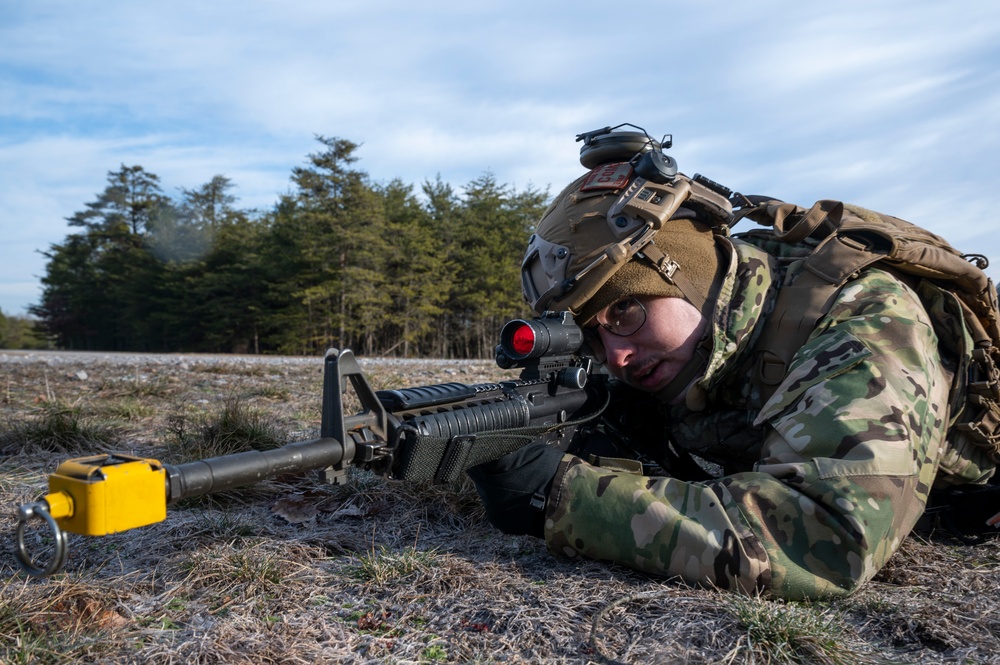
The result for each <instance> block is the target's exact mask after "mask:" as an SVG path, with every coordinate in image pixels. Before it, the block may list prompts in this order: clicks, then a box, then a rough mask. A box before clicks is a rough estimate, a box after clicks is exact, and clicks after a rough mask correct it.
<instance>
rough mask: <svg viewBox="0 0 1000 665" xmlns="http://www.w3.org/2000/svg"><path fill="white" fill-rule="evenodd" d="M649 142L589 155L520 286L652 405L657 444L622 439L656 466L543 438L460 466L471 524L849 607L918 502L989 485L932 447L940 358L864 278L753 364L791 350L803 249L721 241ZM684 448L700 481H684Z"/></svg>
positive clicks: (964, 457) (886, 282)
mask: <svg viewBox="0 0 1000 665" xmlns="http://www.w3.org/2000/svg"><path fill="white" fill-rule="evenodd" d="M605 134H607V131H606V130H605ZM644 135H645V132H642V134H640V135H638V140H639V143H638V144H636V145H632V146H630V147H629V146H628V145H625V147H624V148H623V145H622V144H628V143H629V141H630V140H632V139H635V138H636V135H633V134H632V133H629V135H628V136H626V135H625V134H624V133H622V134H616V133H614V132H612V133H611V134H610V135H608V136H607V137H606V139H605V140H606V145H604V146H597V147H601V148H602V149H604V148H606V149H605V150H604V152H603V153H602V154H600V155H597V156H596V157H592V158H591V159H590V161H589V163H588V161H587V159H585V158H584V154H583V153H585V152H587V146H586V145H585V148H584V150H582V151H581V153H582V154H581V161H582V162H583V163H584V165H585V166H586V167H588V168H590V169H591V170H590V172H589V173H587V174H586V175H584V176H582V177H580V178H579V179H577V180H576V181H574V182H573V183H571V184H570V185H569V186H568V187H567V188H566V189H565V190H563V191H562V193H560V194H559V195H558V197H557V198H556V199H555V201H554V202H553V204H552V205H551V206H550V207H549V209H548V210H547V212H546V213H545V214H544V216H543V217H542V219H541V220H540V221H539V223H538V225H537V228H536V233H535V235H534V236H533V237H532V239H531V242H530V245H529V247H528V251H527V254H526V255H525V259H524V263H523V267H522V278H523V287H524V292H525V297H526V298H527V300H528V302H529V303H530V304H531V306H532V307H533V309H535V310H536V311H537V312H539V313H541V312H544V311H550V310H551V311H555V310H569V311H571V312H572V313H573V314H574V315H575V317H576V320H577V322H578V323H579V324H580V325H581V326H582V327H583V328H584V330H585V334H586V336H587V339H588V342H589V353H590V355H592V357H593V358H594V359H595V360H596V361H597V362H599V363H602V364H603V366H604V368H605V370H606V371H607V372H608V373H610V374H611V375H612V376H613V377H614V378H616V379H619V380H621V381H622V382H624V383H626V384H628V385H629V386H632V387H633V388H636V389H638V390H640V391H643V392H645V393H650V394H652V395H654V396H655V397H656V398H657V399H656V404H657V406H656V407H655V408H657V409H658V411H659V417H661V418H662V421H663V431H664V432H665V436H664V437H663V438H655V437H654V438H653V439H652V440H642V441H634V442H633V443H634V444H635V445H636V447H637V448H638V450H637V451H635V452H637V453H638V455H637V456H638V457H641V458H643V459H647V460H652V461H655V462H658V463H659V465H660V467H662V468H663V469H664V470H665V471H664V472H663V473H662V474H658V475H654V476H648V475H642V474H640V473H635V472H633V471H629V470H623V469H622V468H621V467H620V466H619V465H613V466H612V467H602V466H598V465H597V464H595V463H592V462H593V461H594V460H593V459H592V458H591V457H590V456H588V455H587V454H586V453H585V452H581V453H580V454H577V455H574V454H567V453H564V452H563V451H560V450H559V449H557V448H554V447H551V446H546V445H544V444H543V443H540V442H537V443H534V444H531V445H529V446H527V447H525V448H522V449H520V450H518V451H517V452H515V453H512V454H510V455H508V456H506V457H504V458H502V459H500V460H498V461H496V462H493V463H489V464H484V465H481V466H478V467H475V468H473V469H470V470H469V474H470V476H471V477H472V478H473V480H474V481H475V483H476V486H477V489H478V491H479V494H480V496H481V497H482V499H483V501H484V504H485V505H486V509H487V516H488V517H489V519H490V521H491V522H492V523H493V524H494V525H496V526H497V527H498V528H500V529H501V530H503V531H505V532H507V533H517V534H531V535H535V536H538V537H543V538H544V539H545V541H546V543H547V545H548V547H549V548H550V550H551V551H553V552H554V553H557V554H562V555H568V556H571V557H572V556H585V557H590V558H594V559H599V560H607V561H615V562H620V563H623V564H626V565H628V566H632V567H634V568H637V569H639V570H643V571H647V572H650V573H654V574H661V575H664V576H670V577H674V576H676V577H679V578H682V579H683V580H685V581H687V582H690V583H695V584H703V585H710V586H714V587H719V588H723V589H731V590H739V591H742V592H747V593H753V592H758V591H760V592H764V593H767V594H770V595H772V596H775V597H783V598H790V599H801V598H820V597H835V596H842V595H846V594H850V593H852V592H853V591H855V590H856V589H858V588H859V586H860V585H862V584H863V583H865V582H866V581H867V580H869V579H870V578H871V577H872V576H873V575H875V573H877V572H878V571H879V569H881V568H882V567H883V566H884V565H885V563H886V561H887V560H888V559H889V557H891V556H892V554H893V553H894V552H895V551H896V550H897V548H898V547H899V546H900V543H901V542H902V541H903V539H904V538H905V537H906V536H907V534H909V533H910V532H911V530H913V528H914V526H915V525H916V524H917V521H918V520H919V519H920V518H921V516H922V514H923V513H924V510H925V507H926V504H927V501H928V496H929V494H930V492H931V489H932V487H934V486H935V485H937V486H943V485H962V484H968V483H973V484H975V483H979V484H982V483H986V482H987V481H988V479H989V478H990V477H991V476H992V475H993V472H994V469H995V461H994V460H993V458H991V457H990V456H989V455H986V454H983V451H982V450H979V449H977V448H975V447H968V446H964V447H961V446H960V447H956V446H955V445H953V444H952V442H951V441H950V439H949V438H948V436H947V434H948V432H949V426H950V424H951V423H952V420H953V418H954V417H955V416H956V415H957V414H956V413H955V412H954V411H955V410H957V409H960V408H961V406H960V405H958V406H956V401H955V399H954V394H955V393H954V391H955V390H956V385H957V382H960V380H961V377H958V376H957V374H958V371H957V370H956V365H957V362H956V358H954V357H952V356H953V355H955V354H952V353H950V352H949V351H948V349H947V348H945V347H946V345H943V344H942V342H941V340H939V335H938V333H937V332H936V330H939V329H940V327H941V326H940V325H938V324H937V322H935V321H933V320H932V317H933V316H934V315H933V314H930V313H929V310H930V309H931V304H929V303H928V302H927V294H926V293H923V292H922V293H921V294H920V295H918V293H917V292H916V291H915V289H914V288H911V286H910V285H909V284H908V283H907V281H906V280H905V279H903V278H900V277H899V276H897V275H896V274H894V273H893V272H890V271H888V270H886V269H883V268H882V267H881V266H879V265H878V264H873V265H871V266H869V267H866V268H864V269H862V270H860V271H858V272H856V273H855V274H852V275H851V276H850V278H849V279H847V281H846V283H845V284H844V285H843V286H842V287H839V288H838V289H836V290H835V291H831V293H832V294H833V295H832V296H831V297H830V299H829V302H827V303H825V306H824V308H823V310H822V315H821V316H818V320H816V321H815V322H809V324H808V330H806V331H804V333H800V336H799V337H796V336H794V335H792V336H790V337H788V338H787V340H791V341H786V340H785V339H784V338H783V339H779V340H778V342H777V344H778V346H780V345H782V344H788V343H794V344H795V348H793V349H790V350H789V353H788V354H787V355H788V357H790V358H791V360H790V362H789V363H788V364H787V366H782V365H780V364H779V370H778V374H777V375H775V374H774V372H773V370H774V368H773V367H772V368H770V369H768V368H767V367H764V368H763V369H762V363H765V362H766V360H765V359H763V358H762V356H763V355H765V354H763V352H762V349H764V348H765V347H768V348H773V347H774V346H775V344H774V340H773V339H771V340H767V339H765V338H766V337H767V336H768V335H770V336H772V337H773V336H774V335H785V333H784V332H780V330H781V328H780V326H774V325H771V326H769V325H768V320H769V317H770V316H772V314H773V310H774V309H775V307H776V302H777V299H778V294H779V293H780V292H781V290H782V289H783V288H785V287H784V286H783V285H784V284H785V283H786V282H788V281H790V280H791V279H792V278H795V277H797V276H798V275H797V273H798V272H800V271H801V270H802V268H801V262H800V261H796V259H800V258H802V257H803V256H805V255H806V254H808V253H809V252H810V251H812V248H813V247H814V246H815V243H813V244H812V245H810V244H809V243H803V242H798V243H786V242H777V241H776V240H775V239H774V237H773V234H770V233H748V234H742V235H739V236H729V234H728V231H727V229H728V224H729V222H731V221H732V214H731V208H729V207H728V206H727V202H728V198H729V197H727V196H725V195H724V194H725V193H724V192H720V191H719V190H720V189H721V188H719V187H718V186H715V188H713V187H712V185H714V183H711V181H707V180H704V179H701V180H700V181H699V176H695V178H693V179H690V178H687V177H686V176H683V175H681V174H677V173H676V168H675V165H672V164H670V163H664V162H665V160H666V161H667V162H669V161H672V160H670V159H669V158H668V157H666V156H665V155H664V154H663V153H662V151H661V150H659V148H660V147H661V146H660V145H659V144H657V143H656V142H655V141H651V140H648V136H645V138H643V136H644ZM581 136H587V135H581ZM593 138H594V137H589V138H588V142H589V140H590V139H593ZM615 141H617V144H615ZM643 141H645V144H643ZM594 142H595V143H600V140H596V141H594ZM636 146H638V149H636ZM616 150H617V153H615V151H616ZM591 152H600V151H599V150H592V151H591ZM608 152H611V153H614V154H611V155H610V157H608V156H607V153H608ZM630 152H634V156H632V155H630V154H629V153H630ZM650 152H651V153H652V157H653V158H655V160H654V161H658V163H654V164H652V167H651V165H650V164H649V163H648V160H649V158H648V157H647V159H646V163H644V162H643V160H642V157H643V155H645V154H647V153H650ZM664 158H665V159H664ZM595 162H596V163H595ZM651 169H652V170H651ZM656 182H660V183H663V186H662V187H660V188H659V189H657V187H655V186H654V187H653V188H652V190H651V192H652V194H651V195H650V194H649V193H647V194H645V195H644V194H642V193H641V191H640V190H642V186H643V185H644V184H654V185H655V183H656ZM704 183H708V185H707V186H706V185H705V184H704ZM637 192H638V194H637ZM643 196H645V197H646V198H643ZM671 196H674V197H675V198H676V199H677V200H675V201H673V202H671V201H666V200H663V199H669V198H670V197H671ZM650 197H651V198H650ZM657 206H659V207H658V208H657ZM667 214H668V215H669V216H668V217H666V218H665V219H662V218H663V217H665V216H666V215H667ZM658 215H659V217H660V218H661V219H657V216H658ZM789 309H790V308H789V306H787V305H783V306H782V307H780V308H779V310H780V311H781V314H782V316H787V317H791V319H792V320H793V322H794V321H798V320H799V319H798V318H796V317H797V316H798V315H797V314H796V313H795V312H789V311H788V310H789ZM772 324H773V322H772ZM776 331H779V332H776ZM686 454H693V455H695V456H697V458H699V459H701V460H704V461H708V462H710V463H712V464H710V465H705V464H702V465H701V467H704V468H712V469H716V471H715V472H714V474H712V475H707V476H705V477H696V474H692V473H687V472H682V471H681V469H680V467H678V466H677V464H676V460H677V459H678V456H679V455H680V456H683V455H686Z"/></svg>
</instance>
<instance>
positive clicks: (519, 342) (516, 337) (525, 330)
mask: <svg viewBox="0 0 1000 665" xmlns="http://www.w3.org/2000/svg"><path fill="white" fill-rule="evenodd" d="M510 346H511V348H512V349H513V350H514V351H515V352H516V353H519V354H521V355H523V356H527V355H528V354H530V353H531V352H532V350H533V349H534V348H535V331H534V330H532V329H531V326H527V325H525V326H519V327H518V328H517V330H515V331H514V334H513V335H512V336H511V340H510Z"/></svg>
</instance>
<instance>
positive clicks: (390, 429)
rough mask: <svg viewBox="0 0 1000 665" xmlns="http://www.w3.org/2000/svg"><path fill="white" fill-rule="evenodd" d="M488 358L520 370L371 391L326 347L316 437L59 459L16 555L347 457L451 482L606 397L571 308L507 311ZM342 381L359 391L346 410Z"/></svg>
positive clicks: (350, 364)
mask: <svg viewBox="0 0 1000 665" xmlns="http://www.w3.org/2000/svg"><path fill="white" fill-rule="evenodd" d="M500 338H501V339H500V344H499V345H498V346H497V356H496V360H497V364H498V365H499V366H500V367H502V368H503V369H513V368H520V369H521V374H520V378H518V379H517V380H511V381H501V382H498V383H488V384H475V385H466V384H462V383H445V384H438V385H430V386H421V387H416V388H404V389H400V390H381V391H375V390H373V389H372V388H371V386H370V385H369V383H368V380H367V379H366V378H365V376H364V374H363V373H362V371H361V368H360V366H359V364H358V362H357V359H356V358H355V356H354V354H353V353H352V352H351V351H350V350H349V349H345V350H343V351H337V350H335V349H331V350H330V351H328V352H327V353H326V358H325V361H324V362H325V365H324V378H323V404H322V418H321V426H320V433H319V438H316V439H311V440H308V441H298V442H295V443H289V444H287V445H285V446H282V447H280V448H276V449H273V450H265V451H256V450H253V451H248V452H241V453H235V454H232V455H224V456H220V457H213V458H210V459H203V460H198V461H194V462H186V463H183V464H176V465H171V464H162V463H160V462H159V461H157V460H154V459H143V458H139V457H133V456H129V455H120V454H110V455H97V456H92V457H83V458H78V459H73V460H68V461H65V462H63V463H62V464H60V465H59V467H58V468H57V469H56V471H55V473H54V474H52V475H51V476H49V492H48V494H46V495H45V496H44V497H42V498H41V499H40V500H39V501H37V502H35V503H31V504H27V505H24V506H21V507H20V509H19V510H18V524H17V532H16V535H17V543H16V548H15V555H16V558H17V560H18V563H19V564H20V565H21V567H22V569H24V570H25V571H26V572H27V573H28V574H29V575H32V576H35V577H43V576H47V575H51V574H52V573H55V572H56V571H58V570H60V569H61V568H62V566H63V565H64V563H65V561H66V556H67V545H66V535H65V533H64V532H65V531H68V532H71V533H76V534H81V535H89V536H101V535H107V534H111V533H117V532H120V531H126V530H128V529H134V528H137V527H141V526H146V525H148V524H153V523H156V522H160V521H162V520H164V519H165V518H166V511H167V506H168V504H171V503H174V502H176V501H179V500H181V499H186V498H191V497H196V496H201V495H203V494H209V493H212V492H220V491H223V490H228V489H232V488H235V487H240V486H244V485H249V484H252V483H256V482H260V481H262V480H266V479H268V478H273V477H275V476H278V475H284V474H292V473H302V472H306V471H318V472H319V477H320V480H322V481H324V482H328V483H335V484H339V483H343V482H345V481H346V478H347V470H348V469H349V468H350V467H351V466H355V467H361V468H365V469H370V470H372V471H374V472H376V473H379V474H381V475H384V476H387V477H389V478H396V479H401V480H409V481H425V482H436V483H449V482H453V481H455V480H457V479H458V478H460V476H461V474H462V473H463V472H464V471H465V469H467V468H469V467H471V466H475V465H477V464H482V463H485V462H488V461H492V460H495V459H499V458H500V457H502V456H503V455H505V454H507V453H509V452H511V451H513V450H516V449H517V448H519V447H521V446H523V445H526V444H527V443H529V442H531V441H534V440H537V439H545V440H546V441H547V442H549V443H551V444H552V445H556V446H559V447H560V448H562V449H566V448H567V447H569V444H570V441H571V440H572V439H573V436H574V434H575V432H576V429H577V427H578V425H580V424H581V423H582V422H584V421H586V420H589V419H590V418H591V417H593V416H596V415H597V414H599V413H600V412H601V411H603V409H604V407H605V406H606V404H607V401H608V394H609V392H608V381H607V379H606V377H605V376H604V375H599V374H592V373H591V369H592V366H591V361H590V360H589V359H587V358H585V357H583V356H581V355H580V353H579V349H580V347H581V345H582V341H583V335H582V332H581V331H580V328H579V326H577V325H576V324H575V323H574V322H573V317H572V315H571V314H569V313H568V312H560V313H548V314H546V315H544V316H542V317H537V318H534V319H530V320H522V319H518V320H514V321H509V322H508V323H507V324H505V325H504V327H503V329H502V330H501V335H500ZM349 388H352V389H353V392H354V395H355V396H356V397H357V399H358V400H359V401H360V404H361V407H360V410H358V411H357V412H356V413H354V414H350V415H348V414H347V413H345V411H344V401H345V400H344V397H345V395H347V394H348V390H349ZM31 520H43V521H44V522H47V524H48V527H49V529H50V530H51V532H52V537H53V540H54V554H53V555H52V557H51V559H49V561H48V562H44V563H38V562H36V561H35V560H34V559H33V558H32V557H31V555H30V554H29V553H28V551H27V550H28V548H27V547H26V545H25V537H24V535H25V528H26V526H27V525H28V523H29V522H30V521H31Z"/></svg>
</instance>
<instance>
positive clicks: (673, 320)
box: [595, 296, 706, 401]
mask: <svg viewBox="0 0 1000 665" xmlns="http://www.w3.org/2000/svg"><path fill="white" fill-rule="evenodd" d="M636 300H638V301H639V302H640V303H641V304H642V307H643V309H645V311H646V320H645V323H643V324H642V326H641V327H639V329H638V330H636V331H635V332H634V333H632V334H631V335H628V336H621V335H616V334H614V333H613V332H611V331H610V330H608V329H607V328H606V327H604V326H601V325H598V326H596V329H595V332H596V334H597V335H599V338H600V342H601V344H602V345H603V346H604V352H605V353H606V355H607V360H606V361H605V367H607V369H608V371H609V372H610V373H611V375H612V376H614V377H615V378H617V379H621V380H622V381H624V382H625V383H628V384H629V385H631V386H633V387H635V388H638V389H639V390H644V391H646V392H651V393H655V392H657V391H659V390H662V389H663V388H665V387H666V386H667V384H668V383H670V381H671V380H672V379H673V378H674V377H675V376H677V374H678V372H680V370H681V369H682V368H683V367H684V365H685V364H686V363H687V361H688V360H690V359H691V356H692V355H694V352H695V349H696V348H697V346H698V341H699V340H700V339H701V336H702V332H703V331H704V329H705V325H706V321H705V318H704V317H703V316H702V315H701V312H699V311H698V309H697V308H696V307H695V306H694V305H692V304H691V303H689V302H688V301H687V300H684V299H683V298H667V297H663V296H639V297H637V298H636ZM621 308H622V305H621V304H620V303H612V304H611V305H609V306H608V307H607V308H605V309H604V310H602V311H601V312H599V313H598V314H597V320H598V321H599V322H609V321H610V322H613V321H614V319H615V312H616V311H618V310H621ZM682 398H683V393H681V396H680V397H678V401H679V400H680V399H682Z"/></svg>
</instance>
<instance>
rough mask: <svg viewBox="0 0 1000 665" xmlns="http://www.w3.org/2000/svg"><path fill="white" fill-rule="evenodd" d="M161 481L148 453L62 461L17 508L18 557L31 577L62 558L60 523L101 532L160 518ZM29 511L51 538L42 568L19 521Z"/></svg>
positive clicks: (163, 486) (44, 572)
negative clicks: (31, 499) (44, 489)
mask: <svg viewBox="0 0 1000 665" xmlns="http://www.w3.org/2000/svg"><path fill="white" fill-rule="evenodd" d="M166 482H167V474H166V471H165V470H164V468H163V466H162V465H161V464H160V463H159V462H158V461H156V460H152V459H142V458H140V457H131V456H129V455H119V454H114V455H95V456H93V457H81V458H78V459H72V460H67V461H65V462H63V463H62V464H60V465H59V467H58V468H57V469H56V472H55V473H54V474H52V475H51V476H49V493H48V494H46V495H45V496H44V497H42V499H41V500H40V501H38V502H37V503H33V504H29V505H26V506H22V507H21V509H20V511H19V519H18V525H17V549H16V551H15V554H16V556H17V560H18V563H20V564H21V567H22V568H23V569H24V570H25V571H26V572H27V573H29V574H30V575H33V576H36V577H43V576H45V575H50V574H52V573H53V572H55V571H56V570H59V568H61V567H62V564H63V562H64V561H65V558H66V538H65V536H64V534H62V532H61V531H60V528H62V529H64V530H66V531H69V532H71V533H77V534H80V535H84V536H104V535H107V534H109V533H118V532H119V531H126V530H128V529H134V528H136V527H140V526H146V525H147V524H154V523H156V522H162V521H163V520H164V519H166V517H167V490H166ZM33 517H37V518H39V519H42V520H44V521H46V522H48V524H49V528H50V529H51V530H52V532H53V537H54V539H55V548H56V552H55V555H54V557H53V559H52V560H51V561H50V562H49V564H48V565H47V566H45V567H44V568H43V567H40V566H38V565H37V564H36V563H35V562H34V561H33V560H32V559H31V557H30V556H29V555H28V553H27V551H26V549H25V546H24V527H25V526H26V524H27V522H28V521H29V520H30V519H31V518H33Z"/></svg>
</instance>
